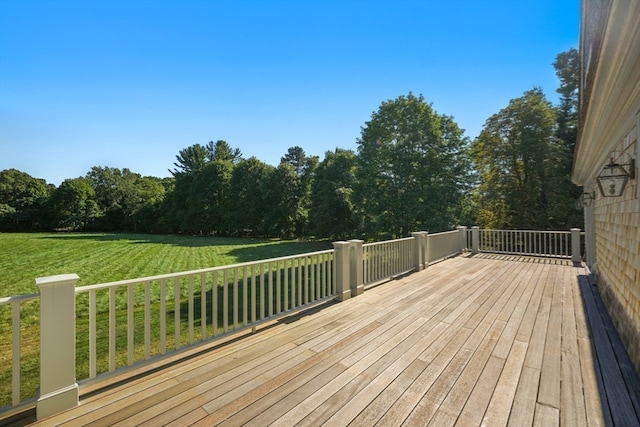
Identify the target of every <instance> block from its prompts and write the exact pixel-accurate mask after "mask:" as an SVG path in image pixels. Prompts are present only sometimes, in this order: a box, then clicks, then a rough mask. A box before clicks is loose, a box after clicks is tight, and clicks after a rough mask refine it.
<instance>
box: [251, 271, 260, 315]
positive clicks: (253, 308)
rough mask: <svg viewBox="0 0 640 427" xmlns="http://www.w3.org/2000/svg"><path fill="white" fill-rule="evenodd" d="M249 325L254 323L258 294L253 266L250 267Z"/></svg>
mask: <svg viewBox="0 0 640 427" xmlns="http://www.w3.org/2000/svg"><path fill="white" fill-rule="evenodd" d="M250 269H251V323H255V321H256V309H257V307H256V301H257V298H256V292H258V285H257V284H256V271H255V266H253V265H252V266H251V267H250Z"/></svg>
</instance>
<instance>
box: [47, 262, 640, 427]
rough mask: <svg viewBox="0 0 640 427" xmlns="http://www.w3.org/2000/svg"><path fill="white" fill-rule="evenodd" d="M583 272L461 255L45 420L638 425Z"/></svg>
mask: <svg viewBox="0 0 640 427" xmlns="http://www.w3.org/2000/svg"><path fill="white" fill-rule="evenodd" d="M583 274H585V271H584V269H583V268H581V267H574V266H573V265H572V264H571V263H569V262H568V261H566V260H562V261H561V260H551V259H542V258H525V257H513V256H497V255H487V254H483V255H478V256H473V257H471V256H460V257H456V258H453V259H449V260H446V261H443V262H441V263H438V264H435V265H432V266H430V267H429V268H428V269H426V270H424V271H422V272H419V273H413V274H411V275H408V276H405V277H402V278H399V279H396V280H393V281H391V282H388V283H385V284H383V285H379V286H377V287H373V288H370V289H367V290H366V292H365V293H364V294H363V295H361V296H358V297H357V298H353V299H350V300H348V301H345V302H343V303H340V304H338V303H331V304H327V305H325V306H323V307H322V308H317V309H314V310H312V311H310V312H307V313H303V314H301V315H298V316H295V317H290V318H283V319H280V320H279V321H274V322H273V323H271V324H269V325H266V326H265V327H262V328H261V329H259V330H258V332H257V333H256V334H253V335H250V336H245V337H243V338H242V339H237V340H232V341H230V342H227V343H225V344H220V343H217V344H214V345H213V346H211V347H210V348H200V349H199V351H198V352H197V353H194V354H192V355H190V356H189V357H188V358H186V359H183V360H180V361H176V362H175V363H173V364H172V365H171V366H169V367H166V368H163V369H157V370H155V371H153V372H152V373H149V374H147V375H140V376H138V377H136V378H135V379H132V380H129V381H126V382H123V383H119V384H115V385H113V386H111V387H109V388H107V389H105V390H101V391H99V392H94V393H91V394H88V395H85V396H83V397H82V398H81V404H80V406H79V407H77V408H75V409H72V410H69V411H66V412H64V413H61V414H58V415H56V416H54V417H51V418H49V419H47V420H43V421H41V422H40V423H38V424H41V425H65V426H66V425H69V426H72V425H86V424H92V425H110V426H111V425H115V426H120V425H122V426H131V425H153V426H155V425H175V426H183V425H200V426H212V425H225V426H239V425H254V426H260V427H262V426H267V425H274V426H292V425H309V426H317V425H332V426H333V425H335V426H338V425H341V426H343V425H352V426H373V425H380V426H396V425H414V426H427V425H429V426H451V425H457V426H480V425H487V426H502V425H513V426H533V425H535V426H553V425H562V426H597V425H615V426H618V425H625V426H634V425H640V421H639V420H640V419H639V417H638V414H640V381H639V380H638V377H637V375H636V374H635V372H634V371H633V368H632V367H631V364H630V362H629V361H628V359H627V360H624V352H622V353H620V351H621V349H620V345H619V342H616V338H615V336H613V335H612V336H613V338H610V335H608V334H609V333H612V331H611V325H610V324H609V323H607V322H608V318H607V317H606V316H605V317H604V318H603V317H601V316H600V314H601V310H602V309H601V307H600V306H599V304H601V303H600V302H599V300H598V299H597V298H594V294H593V292H592V287H591V286H590V285H589V284H588V283H587V282H586V280H582V279H580V277H579V276H580V275H583ZM583 279H584V278H583ZM614 335H615V334H614ZM620 354H622V356H620ZM620 357H622V358H620Z"/></svg>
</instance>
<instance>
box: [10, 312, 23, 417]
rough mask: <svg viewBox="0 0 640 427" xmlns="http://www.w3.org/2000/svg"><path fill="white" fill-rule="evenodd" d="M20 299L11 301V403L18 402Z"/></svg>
mask: <svg viewBox="0 0 640 427" xmlns="http://www.w3.org/2000/svg"><path fill="white" fill-rule="evenodd" d="M20 347H21V340H20V301H13V302H12V303H11V403H12V405H14V406H15V405H18V404H19V403H20V400H21V399H20Z"/></svg>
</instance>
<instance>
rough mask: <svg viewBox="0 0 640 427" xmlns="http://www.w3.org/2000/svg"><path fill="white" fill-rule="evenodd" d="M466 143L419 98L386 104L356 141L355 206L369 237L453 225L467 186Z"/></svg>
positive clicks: (449, 121) (450, 121) (402, 98)
mask: <svg viewBox="0 0 640 427" xmlns="http://www.w3.org/2000/svg"><path fill="white" fill-rule="evenodd" d="M467 149H468V141H467V139H466V138H465V137H464V136H463V131H462V129H460V128H459V127H458V126H457V124H456V123H455V122H454V120H453V118H452V117H449V116H445V115H440V114H438V113H437V112H435V111H434V110H433V108H432V106H431V105H430V104H427V103H426V102H425V100H424V98H423V97H422V96H418V97H417V96H414V95H413V94H411V93H409V95H407V96H400V97H398V98H396V99H395V100H389V101H385V102H383V103H382V104H381V106H380V107H379V109H378V110H377V111H375V112H374V113H373V114H372V117H371V120H369V121H368V122H366V123H365V126H364V127H363V128H362V132H361V137H360V138H359V140H358V160H359V162H358V169H357V174H356V176H357V186H356V194H355V196H356V199H355V200H356V204H357V206H358V209H359V214H360V218H361V221H362V222H361V227H362V230H363V232H364V233H365V235H366V236H368V237H374V238H379V237H400V236H407V235H408V233H410V232H411V231H416V230H430V231H441V230H445V229H450V228H451V227H452V226H454V225H455V224H456V216H455V212H456V209H459V205H460V202H461V200H462V198H463V197H464V195H465V192H466V191H467V189H468V186H469V182H468V179H469V174H470V163H469V158H468V153H467Z"/></svg>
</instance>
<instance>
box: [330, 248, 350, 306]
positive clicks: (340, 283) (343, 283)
mask: <svg viewBox="0 0 640 427" xmlns="http://www.w3.org/2000/svg"><path fill="white" fill-rule="evenodd" d="M350 247H351V243H349V242H333V249H334V251H335V252H334V254H333V261H334V268H335V274H334V277H335V281H336V299H337V300H338V301H344V300H347V299H349V298H351V287H350V286H349V282H350V279H351V273H350V272H349V264H350V260H349V249H350Z"/></svg>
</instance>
